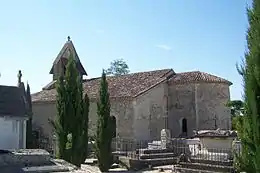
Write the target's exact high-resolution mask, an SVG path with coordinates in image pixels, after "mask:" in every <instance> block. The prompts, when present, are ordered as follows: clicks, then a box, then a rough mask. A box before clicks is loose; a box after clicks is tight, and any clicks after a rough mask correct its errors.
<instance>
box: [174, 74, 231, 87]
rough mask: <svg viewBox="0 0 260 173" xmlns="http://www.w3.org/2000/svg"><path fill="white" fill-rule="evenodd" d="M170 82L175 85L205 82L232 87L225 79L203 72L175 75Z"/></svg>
mask: <svg viewBox="0 0 260 173" xmlns="http://www.w3.org/2000/svg"><path fill="white" fill-rule="evenodd" d="M170 81H171V82H173V83H176V84H183V83H192V82H207V83H225V84H228V85H232V83H231V82H230V81H228V80H226V79H223V78H221V77H218V76H215V75H212V74H208V73H205V72H200V71H191V72H183V73H176V75H174V76H173V77H172V79H170Z"/></svg>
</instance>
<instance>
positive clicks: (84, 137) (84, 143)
mask: <svg viewBox="0 0 260 173" xmlns="http://www.w3.org/2000/svg"><path fill="white" fill-rule="evenodd" d="M83 106H84V109H83V110H84V113H83V118H82V120H83V121H82V123H83V127H82V133H83V134H82V160H81V162H82V163H83V162H84V161H85V160H86V158H87V156H88V123H89V116H88V115H89V97H88V95H87V94H85V96H84V103H83Z"/></svg>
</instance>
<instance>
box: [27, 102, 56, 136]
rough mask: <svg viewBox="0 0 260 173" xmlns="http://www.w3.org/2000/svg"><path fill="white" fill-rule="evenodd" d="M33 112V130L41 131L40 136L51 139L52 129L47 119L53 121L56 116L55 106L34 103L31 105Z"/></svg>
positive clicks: (52, 104)
mask: <svg viewBox="0 0 260 173" xmlns="http://www.w3.org/2000/svg"><path fill="white" fill-rule="evenodd" d="M32 111H33V118H32V123H33V128H34V129H38V128H40V129H42V131H41V132H42V133H43V134H42V135H44V136H46V137H48V138H49V139H50V140H51V139H52V134H53V128H52V126H51V124H50V123H49V119H51V120H53V118H54V116H55V114H56V105H55V104H54V103H36V104H35V103H34V104H33V105H32Z"/></svg>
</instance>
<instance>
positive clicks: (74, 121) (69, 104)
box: [65, 56, 83, 166]
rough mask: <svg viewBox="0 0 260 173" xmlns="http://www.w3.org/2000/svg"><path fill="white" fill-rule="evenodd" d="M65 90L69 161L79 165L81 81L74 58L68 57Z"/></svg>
mask: <svg viewBox="0 0 260 173" xmlns="http://www.w3.org/2000/svg"><path fill="white" fill-rule="evenodd" d="M65 91H66V98H67V101H66V116H67V117H68V122H67V123H68V126H69V133H70V134H71V143H72V144H71V152H70V154H69V155H70V162H71V163H72V164H75V165H76V166H79V165H80V163H79V160H80V157H79V156H80V155H81V154H80V153H81V151H79V150H80V149H81V148H80V143H81V141H80V139H81V136H82V131H81V130H82V113H83V111H82V109H83V107H82V106H83V105H82V103H83V101H82V95H83V91H82V81H81V79H80V76H79V72H78V70H77V68H76V63H75V60H74V59H73V57H72V56H70V57H69V61H68V64H67V66H66V72H65Z"/></svg>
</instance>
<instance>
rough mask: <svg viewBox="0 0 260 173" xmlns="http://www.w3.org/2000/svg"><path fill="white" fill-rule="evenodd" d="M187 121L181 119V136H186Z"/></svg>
mask: <svg viewBox="0 0 260 173" xmlns="http://www.w3.org/2000/svg"><path fill="white" fill-rule="evenodd" d="M187 131H188V130H187V119H186V118H183V119H182V134H183V135H185V136H186V135H187Z"/></svg>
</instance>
